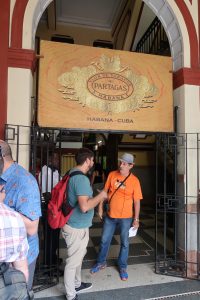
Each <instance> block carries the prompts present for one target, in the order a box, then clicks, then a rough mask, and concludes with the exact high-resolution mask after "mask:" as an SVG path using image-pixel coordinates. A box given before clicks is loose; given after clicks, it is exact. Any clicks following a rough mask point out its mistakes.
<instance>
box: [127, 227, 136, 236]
mask: <svg viewBox="0 0 200 300" xmlns="http://www.w3.org/2000/svg"><path fill="white" fill-rule="evenodd" d="M137 231H138V229H137V228H134V227H131V228H130V229H129V237H132V236H136V234H137Z"/></svg>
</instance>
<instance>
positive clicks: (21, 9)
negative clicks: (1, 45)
mask: <svg viewBox="0 0 200 300" xmlns="http://www.w3.org/2000/svg"><path fill="white" fill-rule="evenodd" d="M27 3H28V0H16V3H15V6H14V10H13V17H12V26H11V47H13V48H22V36H23V23H24V13H25V10H26V6H27Z"/></svg>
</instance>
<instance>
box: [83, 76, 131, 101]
mask: <svg viewBox="0 0 200 300" xmlns="http://www.w3.org/2000/svg"><path fill="white" fill-rule="evenodd" d="M87 87H88V90H89V91H90V93H91V94H93V95H94V96H96V97H98V98H100V99H104V100H110V101H119V100H123V99H126V98H128V97H129V96H130V95H131V94H132V93H133V84H132V83H131V82H130V81H129V80H128V79H127V78H126V77H123V76H122V75H119V74H116V73H99V74H97V75H94V76H92V77H90V78H89V80H88V82H87Z"/></svg>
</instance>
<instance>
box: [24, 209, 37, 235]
mask: <svg viewBox="0 0 200 300" xmlns="http://www.w3.org/2000/svg"><path fill="white" fill-rule="evenodd" d="M19 214H20V216H21V217H22V219H23V221H24V225H25V227H26V231H27V234H28V235H34V234H36V233H37V232H38V224H39V219H37V220H34V221H32V220H30V219H29V218H27V217H25V216H24V215H22V214H21V213H19Z"/></svg>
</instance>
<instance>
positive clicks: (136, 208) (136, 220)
mask: <svg viewBox="0 0 200 300" xmlns="http://www.w3.org/2000/svg"><path fill="white" fill-rule="evenodd" d="M134 211H135V214H134V219H133V224H132V226H133V227H135V228H138V227H139V224H140V223H139V216H140V200H135V201H134Z"/></svg>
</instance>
